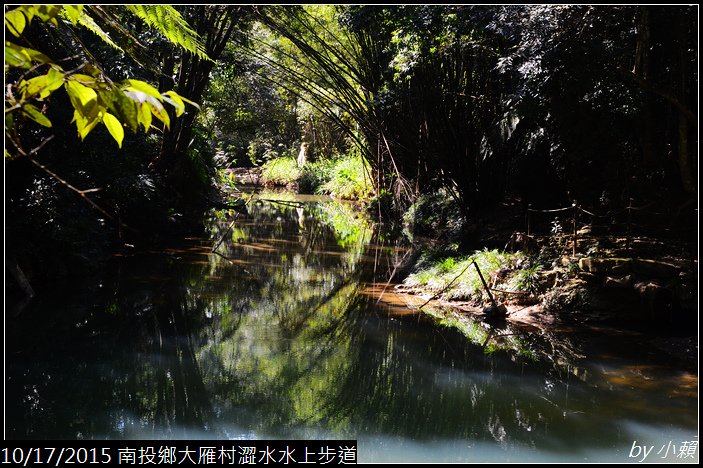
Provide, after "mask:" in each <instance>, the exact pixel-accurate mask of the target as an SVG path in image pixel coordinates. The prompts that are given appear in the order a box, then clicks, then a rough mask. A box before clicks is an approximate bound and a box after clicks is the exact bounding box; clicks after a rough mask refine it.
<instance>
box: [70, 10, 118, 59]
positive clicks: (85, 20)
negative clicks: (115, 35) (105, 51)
mask: <svg viewBox="0 0 703 468" xmlns="http://www.w3.org/2000/svg"><path fill="white" fill-rule="evenodd" d="M78 23H80V24H81V25H82V26H84V27H86V28H87V29H88V30H89V31H91V32H92V33H93V34H95V35H96V36H98V37H99V38H100V39H102V40H103V41H104V42H105V43H106V44H108V45H109V46H110V47H113V48H115V49H117V50H119V51H120V52H124V51H123V50H122V48H121V47H120V46H118V45H117V44H115V42H114V41H113V40H112V39H110V36H109V35H108V34H107V33H106V32H105V31H103V29H102V28H101V27H100V26H98V25H97V23H96V22H95V20H93V18H91V17H90V16H89V15H88V14H87V13H86V12H85V11H81V14H80V16H79V17H78Z"/></svg>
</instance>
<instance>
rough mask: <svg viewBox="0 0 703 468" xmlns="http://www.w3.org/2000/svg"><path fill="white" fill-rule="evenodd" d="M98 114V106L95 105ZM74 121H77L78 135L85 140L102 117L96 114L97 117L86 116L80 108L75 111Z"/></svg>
mask: <svg viewBox="0 0 703 468" xmlns="http://www.w3.org/2000/svg"><path fill="white" fill-rule="evenodd" d="M95 109H96V114H98V112H97V106H95ZM73 122H76V129H77V130H78V136H79V137H81V140H84V139H85V137H86V136H88V134H89V133H90V132H91V130H93V128H95V126H96V125H97V124H98V122H100V119H99V118H98V116H97V115H96V116H95V117H92V116H86V115H84V114H82V113H81V112H80V111H79V110H78V109H76V110H75V111H74V112H73Z"/></svg>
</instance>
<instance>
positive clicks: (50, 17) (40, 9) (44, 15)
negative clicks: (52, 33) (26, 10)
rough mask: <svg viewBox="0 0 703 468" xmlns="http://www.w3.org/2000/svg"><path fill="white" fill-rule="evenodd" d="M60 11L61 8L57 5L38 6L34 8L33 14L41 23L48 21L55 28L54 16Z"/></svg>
mask: <svg viewBox="0 0 703 468" xmlns="http://www.w3.org/2000/svg"><path fill="white" fill-rule="evenodd" d="M62 9H63V7H61V6H58V5H38V6H35V7H34V14H35V15H36V16H38V17H39V18H40V19H41V20H42V21H50V22H51V23H52V24H54V26H56V25H57V23H56V16H58V14H59V13H61V10H62Z"/></svg>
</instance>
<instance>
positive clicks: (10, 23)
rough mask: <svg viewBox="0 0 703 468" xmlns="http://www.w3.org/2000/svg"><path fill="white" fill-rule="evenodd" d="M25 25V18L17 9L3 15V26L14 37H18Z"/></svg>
mask: <svg viewBox="0 0 703 468" xmlns="http://www.w3.org/2000/svg"><path fill="white" fill-rule="evenodd" d="M26 25H27V18H26V17H25V16H24V13H22V11H21V10H20V9H19V8H17V9H15V10H10V11H8V12H6V13H5V26H6V27H7V30H8V31H10V32H11V33H12V34H13V35H14V36H15V37H20V34H22V31H24V28H25V26H26Z"/></svg>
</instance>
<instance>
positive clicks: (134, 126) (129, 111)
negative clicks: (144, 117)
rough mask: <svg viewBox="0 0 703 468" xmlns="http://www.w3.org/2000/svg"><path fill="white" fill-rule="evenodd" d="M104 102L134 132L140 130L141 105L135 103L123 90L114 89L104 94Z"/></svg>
mask: <svg viewBox="0 0 703 468" xmlns="http://www.w3.org/2000/svg"><path fill="white" fill-rule="evenodd" d="M102 97H103V100H104V101H105V103H106V104H107V106H108V109H110V111H112V113H113V114H114V115H115V116H116V117H117V118H118V119H120V120H121V121H122V123H123V124H125V125H127V127H129V129H130V130H131V131H133V132H136V131H137V130H138V126H139V114H138V106H139V103H138V102H135V101H134V100H133V99H130V98H129V97H127V96H126V95H125V92H124V91H122V90H121V89H113V90H110V91H109V92H106V93H103V94H102Z"/></svg>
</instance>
